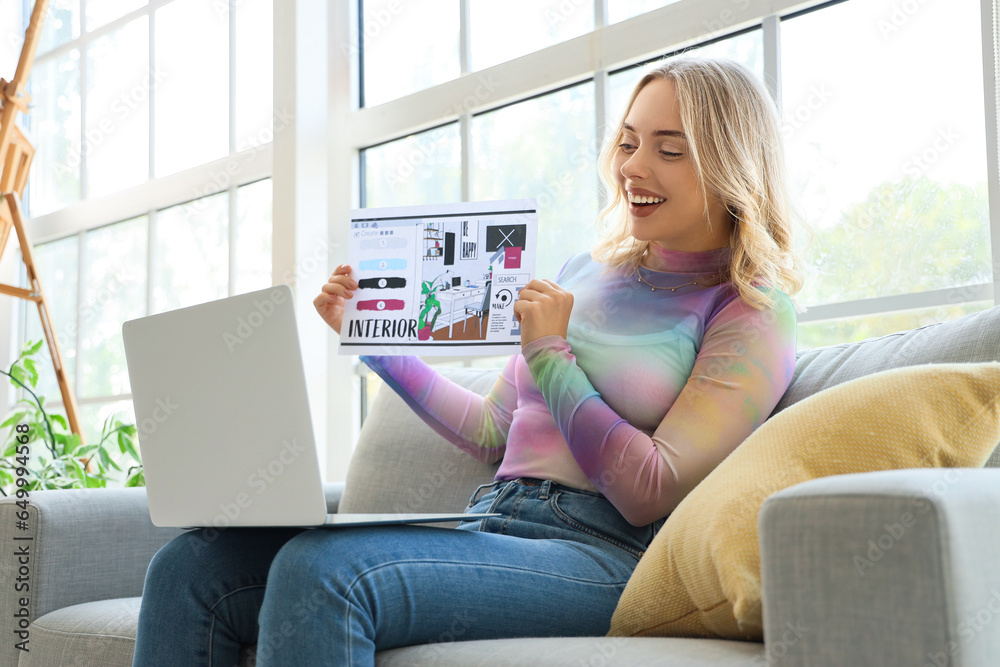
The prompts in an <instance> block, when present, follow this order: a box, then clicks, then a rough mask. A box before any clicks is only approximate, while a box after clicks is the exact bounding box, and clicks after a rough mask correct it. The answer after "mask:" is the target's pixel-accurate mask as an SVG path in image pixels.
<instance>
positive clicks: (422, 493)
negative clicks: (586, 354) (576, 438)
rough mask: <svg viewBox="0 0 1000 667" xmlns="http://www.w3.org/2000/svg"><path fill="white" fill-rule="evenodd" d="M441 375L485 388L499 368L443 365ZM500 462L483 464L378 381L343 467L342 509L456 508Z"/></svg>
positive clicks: (490, 477)
mask: <svg viewBox="0 0 1000 667" xmlns="http://www.w3.org/2000/svg"><path fill="white" fill-rule="evenodd" d="M441 373H442V375H444V376H445V377H447V378H449V379H451V380H453V381H455V382H457V383H458V384H460V385H462V386H464V387H468V388H469V389H471V390H472V391H475V392H477V393H480V394H485V393H486V392H488V391H489V389H490V387H492V386H493V383H494V382H495V381H496V378H497V376H498V375H499V374H500V369H496V370H480V369H470V368H458V369H456V368H443V369H441ZM498 467H499V464H493V465H486V464H484V463H481V462H479V461H477V460H476V459H474V458H472V457H471V456H469V455H468V454H466V453H465V452H463V451H462V450H460V449H459V448H458V447H455V446H454V445H453V444H451V443H450V442H448V441H447V440H445V439H444V438H442V437H441V436H439V435H438V434H437V433H435V432H434V431H433V430H432V429H431V428H430V427H429V426H427V425H426V424H425V423H424V422H423V421H422V420H421V419H420V418H419V417H417V416H416V415H414V413H413V411H412V410H411V409H410V408H409V406H407V405H406V403H404V402H403V400H402V399H401V398H399V396H397V395H396V393H395V392H394V391H393V390H392V389H391V388H389V387H387V386H383V387H382V388H381V389H380V390H379V393H378V396H377V398H376V399H375V402H374V404H373V405H372V409H371V411H370V412H369V413H368V418H367V419H366V420H365V424H364V426H363V427H362V429H361V435H360V437H359V438H358V444H357V447H356V448H355V450H354V454H353V455H352V456H351V464H350V466H349V467H348V469H347V483H346V487H345V489H344V495H343V497H342V498H341V501H340V510H339V511H341V512H461V511H464V510H465V508H466V506H467V505H468V504H469V498H470V497H471V496H472V493H473V492H474V491H475V489H476V487H477V486H479V485H480V484H485V483H487V482H492V481H493V476H494V475H495V474H496V470H497V468H498Z"/></svg>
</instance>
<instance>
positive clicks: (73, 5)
mask: <svg viewBox="0 0 1000 667" xmlns="http://www.w3.org/2000/svg"><path fill="white" fill-rule="evenodd" d="M97 1H98V2H102V1H103V0H97ZM32 6H34V3H31V4H30V5H29V6H28V9H26V10H25V12H26V14H27V15H28V16H31V7H32ZM79 36H80V0H50V2H49V7H48V9H47V10H46V11H45V24H44V25H43V26H42V34H41V36H40V37H39V38H38V51H37V53H38V54H39V55H40V54H42V53H45V52H46V51H48V50H50V49H52V48H55V47H57V46H59V45H60V44H65V43H66V42H68V41H70V40H72V39H76V38H77V37H79ZM8 78H9V77H8Z"/></svg>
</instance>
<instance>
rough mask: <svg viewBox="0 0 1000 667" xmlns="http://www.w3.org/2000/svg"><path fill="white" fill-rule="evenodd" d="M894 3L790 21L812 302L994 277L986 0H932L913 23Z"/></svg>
mask: <svg viewBox="0 0 1000 667" xmlns="http://www.w3.org/2000/svg"><path fill="white" fill-rule="evenodd" d="M894 8H895V5H894V4H893V0H871V1H869V2H847V3H843V4H839V5H834V6H832V7H829V8H827V9H822V10H819V11H816V12H812V13H809V14H805V15H803V16H800V17H798V18H795V19H791V20H788V21H785V22H784V23H783V24H782V28H781V36H782V45H781V52H782V58H783V60H782V68H783V97H784V100H783V133H784V135H785V138H786V150H787V154H788V165H789V173H790V175H791V182H790V185H791V190H792V192H793V194H794V195H795V197H796V198H797V202H796V203H797V205H798V207H799V210H800V211H801V212H802V214H803V216H804V217H805V218H806V219H807V220H808V221H809V223H810V224H811V225H812V226H813V227H814V228H815V231H816V236H815V239H814V240H813V241H812V243H811V245H810V246H809V248H808V250H807V252H806V253H804V255H805V259H806V262H807V264H808V268H809V271H808V273H807V276H806V282H805V286H804V288H803V291H802V293H801V295H800V298H801V301H802V302H803V303H804V304H807V305H808V304H816V303H824V302H827V303H829V302H838V301H847V300H853V299H863V298H868V297H876V296H887V295H893V294H904V293H910V292H919V291H925V290H932V289H941V288H947V287H956V286H961V285H966V284H973V283H983V282H988V281H990V280H992V276H991V269H990V253H989V240H988V239H989V231H988V229H989V224H988V214H987V201H986V153H985V149H986V138H985V135H984V133H985V129H984V128H985V124H986V123H985V120H984V117H983V109H984V104H983V73H982V54H981V52H980V44H981V41H980V32H979V3H978V2H976V0H956V1H955V2H951V3H948V4H947V5H940V6H939V5H935V4H933V3H928V4H925V5H921V6H920V8H919V11H917V12H915V13H913V14H911V15H908V16H907V17H906V20H905V22H903V23H902V24H901V25H897V24H896V23H891V22H889V21H888V20H887V17H890V16H893V15H894ZM845 34H850V35H851V48H850V49H844V48H843V36H844V35H845ZM930 44H933V45H934V47H933V48H928V45H930ZM834 52H836V53H837V57H836V58H832V59H831V58H829V57H828V54H830V53H834ZM942 54H947V57H943V56H942ZM800 236H803V235H800Z"/></svg>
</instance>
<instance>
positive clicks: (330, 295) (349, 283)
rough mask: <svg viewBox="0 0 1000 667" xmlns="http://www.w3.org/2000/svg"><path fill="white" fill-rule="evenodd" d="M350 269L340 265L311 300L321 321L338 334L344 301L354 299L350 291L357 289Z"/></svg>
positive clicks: (356, 282) (342, 316)
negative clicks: (317, 294)
mask: <svg viewBox="0 0 1000 667" xmlns="http://www.w3.org/2000/svg"><path fill="white" fill-rule="evenodd" d="M350 274H351V267H350V266H348V265H347V264H341V265H340V266H338V267H337V268H336V269H335V270H334V271H333V275H331V276H330V279H329V280H328V281H327V282H326V284H325V285H323V287H322V289H321V291H320V293H319V296H317V297H316V298H315V299H313V305H314V306H316V311H317V312H318V313H319V316H320V317H322V318H323V321H324V322H326V323H327V324H329V325H330V328H331V329H333V330H334V331H336V332H337V333H338V334H340V325H341V323H342V322H343V320H344V301H345V300H346V299H352V298H354V292H353V291H352V290H356V289H358V281H356V280H355V279H354V278H351V275H350Z"/></svg>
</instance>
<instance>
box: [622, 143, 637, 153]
mask: <svg viewBox="0 0 1000 667" xmlns="http://www.w3.org/2000/svg"><path fill="white" fill-rule="evenodd" d="M618 148H620V149H621V151H622V153H632V152H634V151H635V148H636V147H635V146H633V145H632V144H618Z"/></svg>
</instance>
